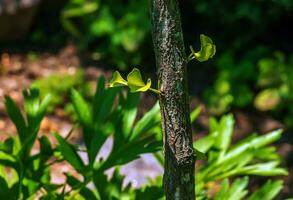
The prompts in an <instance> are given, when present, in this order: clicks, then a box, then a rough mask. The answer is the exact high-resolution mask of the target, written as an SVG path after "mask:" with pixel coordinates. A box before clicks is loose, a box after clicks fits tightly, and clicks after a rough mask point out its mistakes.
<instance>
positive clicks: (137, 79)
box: [110, 68, 160, 94]
mask: <svg viewBox="0 0 293 200" xmlns="http://www.w3.org/2000/svg"><path fill="white" fill-rule="evenodd" d="M151 84H152V81H151V79H150V78H149V79H148V80H147V82H146V83H144V81H143V80H142V77H141V74H140V71H139V69H137V68H134V69H133V70H132V71H131V72H130V73H129V74H128V75H127V81H126V80H125V79H123V77H122V76H121V75H120V73H119V72H118V71H115V72H114V74H113V77H112V79H111V80H110V87H120V86H128V87H129V88H130V91H131V92H132V93H134V92H145V91H147V90H151V91H153V92H155V93H157V94H158V93H160V92H159V91H158V90H156V89H153V88H151Z"/></svg>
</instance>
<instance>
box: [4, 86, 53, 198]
mask: <svg viewBox="0 0 293 200" xmlns="http://www.w3.org/2000/svg"><path fill="white" fill-rule="evenodd" d="M23 96H24V111H25V115H23V114H22V113H21V111H20V108H19V107H18V106H17V105H16V104H15V102H14V101H13V100H12V99H11V98H10V97H8V96H7V97H5V106H6V110H7V113H8V115H9V117H10V119H11V120H12V122H13V123H14V125H15V127H16V129H17V135H16V136H11V137H9V138H7V139H6V140H5V141H4V142H3V143H1V145H0V168H1V176H0V184H1V189H0V196H1V198H7V199H19V198H21V199H29V198H33V197H35V195H36V192H37V191H38V190H40V189H41V188H47V189H48V192H50V188H54V187H56V185H53V184H50V183H49V182H48V180H50V173H49V170H48V165H47V164H46V162H47V161H48V160H49V158H50V157H51V156H52V155H53V150H52V148H51V144H50V142H49V140H48V138H47V137H46V136H42V137H41V138H39V144H40V152H39V153H38V154H36V155H31V150H32V147H33V144H34V143H35V142H36V140H37V135H38V131H39V127H40V124H41V121H42V119H43V117H44V115H45V112H46V108H47V107H48V105H49V103H50V101H51V96H50V95H46V96H45V97H44V99H43V100H42V101H40V100H39V91H38V90H36V89H31V90H24V91H23ZM2 166H5V167H7V168H9V169H10V170H7V168H2Z"/></svg>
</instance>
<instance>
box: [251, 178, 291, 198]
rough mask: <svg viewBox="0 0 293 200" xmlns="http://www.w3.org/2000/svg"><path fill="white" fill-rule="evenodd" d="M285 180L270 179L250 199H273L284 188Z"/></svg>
mask: <svg viewBox="0 0 293 200" xmlns="http://www.w3.org/2000/svg"><path fill="white" fill-rule="evenodd" d="M282 187H283V181H272V180H268V181H267V182H266V183H265V184H264V185H263V186H262V187H261V188H259V189H258V190H256V191H255V192H254V193H253V194H252V195H251V196H250V197H249V198H248V200H259V199H261V200H273V199H275V197H276V196H277V195H278V193H279V192H280V191H281V190H282ZM288 200H289V199H288Z"/></svg>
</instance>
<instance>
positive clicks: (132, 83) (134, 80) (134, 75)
mask: <svg viewBox="0 0 293 200" xmlns="http://www.w3.org/2000/svg"><path fill="white" fill-rule="evenodd" d="M127 82H128V87H129V88H130V91H131V92H145V91H147V90H148V89H150V87H151V84H152V81H151V79H148V80H147V83H146V84H145V83H144V82H143V80H142V77H141V74H140V71H139V69H137V68H134V69H133V70H132V71H131V72H130V73H129V74H128V76H127Z"/></svg>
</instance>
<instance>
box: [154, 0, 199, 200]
mask: <svg viewBox="0 0 293 200" xmlns="http://www.w3.org/2000/svg"><path fill="white" fill-rule="evenodd" d="M151 23H152V36H153V43H154V50H155V55H156V65H157V69H158V79H159V83H160V84H159V86H158V89H159V91H160V95H159V97H160V98H159V101H160V108H161V116H162V129H163V134H164V137H163V138H164V153H165V155H164V159H165V163H164V180H163V181H164V190H165V195H166V199H167V200H194V199H195V181H194V167H195V166H194V164H195V153H194V150H193V146H192V133H191V126H190V111H189V99H188V92H187V91H188V90H187V81H186V65H187V59H186V55H185V48H184V42H183V35H182V29H181V21H180V12H179V7H178V2H177V0H151Z"/></svg>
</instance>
